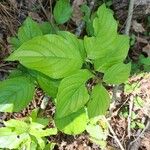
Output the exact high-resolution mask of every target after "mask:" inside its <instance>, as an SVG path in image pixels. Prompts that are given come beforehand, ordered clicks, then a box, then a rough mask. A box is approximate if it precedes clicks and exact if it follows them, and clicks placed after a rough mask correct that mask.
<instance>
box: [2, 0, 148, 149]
mask: <svg viewBox="0 0 150 150" xmlns="http://www.w3.org/2000/svg"><path fill="white" fill-rule="evenodd" d="M106 1H107V0H106ZM77 2H78V3H79V4H78V3H77ZM84 2H85V0H79V1H77V0H72V1H71V3H72V5H73V7H74V8H76V11H74V13H75V14H73V18H72V19H71V20H70V21H69V22H68V23H67V24H65V25H63V26H61V28H63V29H67V30H69V31H70V32H75V30H76V28H77V27H78V25H79V22H80V20H81V17H82V15H83V14H82V13H81V12H80V9H79V8H80V7H79V6H80V5H81V4H83V3H84ZM54 4H55V1H54V0H50V1H46V0H1V2H0V80H4V79H5V78H7V76H8V75H9V72H10V70H12V69H14V68H15V67H16V65H17V63H8V62H5V61H4V58H6V57H7V56H8V55H9V54H10V53H11V51H12V50H11V46H10V44H9V38H10V37H11V36H14V35H15V34H16V32H17V30H18V27H19V26H20V25H21V24H22V22H23V21H24V20H25V18H26V17H27V16H31V17H32V18H33V19H34V20H36V21H38V22H42V21H46V20H48V19H50V18H51V17H52V13H51V12H52V11H51V10H52V8H53V6H54ZM75 5H76V6H75ZM128 5H129V2H128V0H112V4H111V6H110V7H111V8H112V9H113V11H114V15H115V17H116V19H118V20H119V22H120V26H119V31H120V32H122V33H123V32H124V26H125V23H126V19H127V13H128ZM135 5H136V7H135V10H134V14H133V21H136V23H134V24H133V23H132V27H131V31H130V35H131V36H132V35H134V38H135V39H134V40H135V43H134V44H133V46H131V48H130V51H129V58H130V59H131V60H132V61H133V62H135V63H137V61H138V60H139V57H140V55H141V54H144V55H145V56H146V57H148V56H149V52H148V50H149V51H150V49H148V50H146V51H145V50H144V48H145V47H146V46H148V45H149V44H150V43H149V41H150V36H149V35H150V21H148V16H149V15H150V1H149V0H144V1H142V3H140V2H139V3H138V2H136V4H135ZM97 6H98V4H97V3H96V4H95V7H94V10H96V8H97ZM94 10H93V11H94ZM82 34H84V33H82ZM128 82H129V83H130V84H133V83H137V82H138V83H139V84H140V88H139V90H138V91H137V92H136V91H133V92H130V93H125V92H124V91H122V90H121V91H120V92H118V97H117V100H116V102H115V104H114V106H113V109H112V112H111V114H110V116H109V117H110V119H111V120H110V124H111V127H112V128H113V130H114V132H115V134H116V136H117V137H118V139H119V140H120V142H121V143H122V145H123V147H124V148H125V149H129V148H130V147H133V148H132V149H133V150H134V149H135V147H136V146H133V145H134V143H133V144H132V145H131V146H130V144H131V142H132V141H134V139H136V138H137V137H138V136H139V133H141V132H142V130H141V129H139V128H134V129H131V131H130V132H131V136H130V137H129V136H128V132H127V128H128V120H127V118H125V117H122V116H121V115H120V113H121V112H123V111H124V109H126V108H127V110H128V111H129V109H130V103H131V100H132V97H135V96H139V97H141V98H142V99H143V101H144V104H145V105H144V107H143V108H141V109H138V110H137V109H136V108H133V109H132V111H134V112H135V113H137V114H138V116H139V118H138V120H140V121H142V118H146V119H145V121H144V124H147V122H148V120H149V117H148V116H149V114H150V74H148V73H144V74H142V75H134V76H132V77H131V78H130V79H129V81H128ZM109 91H110V93H112V87H110V88H109ZM43 97H44V92H43V91H42V90H41V89H39V88H37V89H36V94H35V96H34V99H33V101H32V102H31V103H30V104H29V106H28V107H27V108H25V109H24V110H23V111H22V112H19V113H1V112H0V127H1V126H3V123H2V122H3V120H9V119H10V118H15V119H16V118H17V119H19V118H23V117H25V116H27V115H29V114H30V113H31V111H32V110H33V109H34V108H38V107H40V105H41V102H42V99H43ZM54 112H55V107H54V105H53V103H52V102H51V101H49V103H48V105H47V106H46V109H45V110H44V111H43V112H42V115H44V116H47V117H52V116H53V114H54ZM48 139H49V140H50V141H53V142H55V143H57V145H56V146H55V148H54V149H56V150H57V149H58V150H100V147H99V146H98V145H96V144H95V143H92V142H91V141H90V139H89V135H88V134H87V133H86V132H85V133H83V134H81V135H78V136H69V135H65V134H63V133H58V134H57V135H56V136H52V137H48ZM139 139H140V140H139V142H138V144H137V145H138V147H137V148H136V149H135V150H138V149H139V150H150V126H148V127H147V128H146V129H145V132H144V133H143V134H142V137H140V138H139ZM117 149H118V150H119V149H120V148H119V146H118V144H117V143H116V141H115V140H114V138H113V136H112V135H111V133H110V135H109V136H108V139H107V147H106V150H117ZM130 149H131V148H130Z"/></svg>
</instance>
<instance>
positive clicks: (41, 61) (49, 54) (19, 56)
mask: <svg viewBox="0 0 150 150" xmlns="http://www.w3.org/2000/svg"><path fill="white" fill-rule="evenodd" d="M58 41H59V42H58ZM7 60H10V61H14V60H18V61H20V63H21V64H22V65H24V66H25V67H27V68H30V69H33V70H36V71H39V72H42V73H43V74H45V75H47V76H49V77H51V78H55V79H58V78H63V77H66V76H68V75H69V74H72V73H73V72H75V71H77V70H79V69H80V68H81V66H82V63H83V61H82V58H81V56H80V52H79V50H78V49H76V46H75V45H73V44H71V43H70V41H67V40H66V39H64V38H63V37H61V36H58V35H54V34H51V35H44V36H39V37H35V38H33V39H32V40H30V41H28V42H26V43H24V44H23V45H21V46H20V48H19V49H18V50H16V51H15V52H14V53H12V54H11V55H10V56H9V58H8V59H7Z"/></svg>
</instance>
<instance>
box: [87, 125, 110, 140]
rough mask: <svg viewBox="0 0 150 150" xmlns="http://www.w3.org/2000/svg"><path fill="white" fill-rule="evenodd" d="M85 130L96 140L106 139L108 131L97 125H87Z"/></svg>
mask: <svg viewBox="0 0 150 150" xmlns="http://www.w3.org/2000/svg"><path fill="white" fill-rule="evenodd" d="M86 131H87V132H88V133H89V134H90V136H91V137H93V138H95V139H97V140H106V139H107V136H108V131H107V132H106V131H104V130H103V128H102V127H100V126H99V125H91V124H89V125H87V127H86Z"/></svg>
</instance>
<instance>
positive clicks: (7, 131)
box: [0, 112, 57, 150]
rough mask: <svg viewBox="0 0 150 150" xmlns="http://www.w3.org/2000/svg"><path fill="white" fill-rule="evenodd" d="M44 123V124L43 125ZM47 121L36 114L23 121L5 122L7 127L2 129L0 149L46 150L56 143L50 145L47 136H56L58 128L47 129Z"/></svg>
mask: <svg viewBox="0 0 150 150" xmlns="http://www.w3.org/2000/svg"><path fill="white" fill-rule="evenodd" d="M41 122H42V123H41ZM45 123H46V124H47V123H48V122H47V120H44V119H43V118H42V119H41V118H37V116H36V114H35V112H33V113H32V115H31V116H30V117H27V118H23V119H22V120H16V119H11V120H9V121H4V125H5V127H1V128H0V148H3V149H5V148H8V149H26V150H46V149H47V148H48V147H49V150H50V148H52V147H53V146H54V143H48V144H47V141H46V138H45V137H46V136H50V135H56V134H57V129H56V128H49V129H45V127H46V124H45Z"/></svg>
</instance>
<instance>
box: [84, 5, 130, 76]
mask: <svg viewBox="0 0 150 150" xmlns="http://www.w3.org/2000/svg"><path fill="white" fill-rule="evenodd" d="M93 27H94V35H95V37H85V38H84V46H85V49H86V52H87V57H88V58H89V59H91V60H92V61H93V62H94V68H95V70H96V71H100V72H103V73H104V72H105V71H106V70H107V69H108V68H110V67H111V66H112V65H114V64H117V63H120V62H123V61H124V59H125V58H126V56H127V53H128V50H129V37H128V36H125V35H119V34H117V22H116V20H115V19H114V17H113V14H112V12H111V10H110V9H107V8H106V6H105V5H104V4H103V5H102V6H100V7H99V9H98V11H97V17H96V18H95V19H94V21H93Z"/></svg>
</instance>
